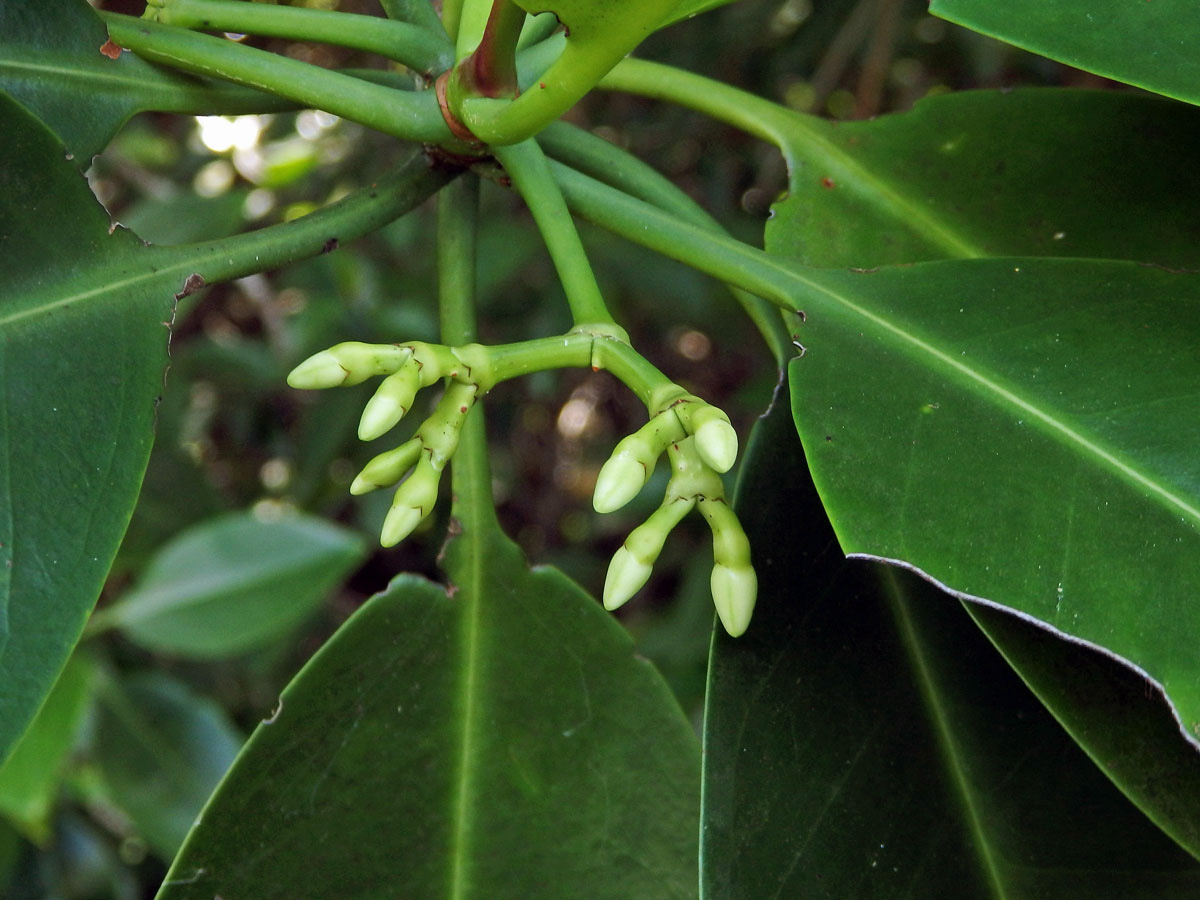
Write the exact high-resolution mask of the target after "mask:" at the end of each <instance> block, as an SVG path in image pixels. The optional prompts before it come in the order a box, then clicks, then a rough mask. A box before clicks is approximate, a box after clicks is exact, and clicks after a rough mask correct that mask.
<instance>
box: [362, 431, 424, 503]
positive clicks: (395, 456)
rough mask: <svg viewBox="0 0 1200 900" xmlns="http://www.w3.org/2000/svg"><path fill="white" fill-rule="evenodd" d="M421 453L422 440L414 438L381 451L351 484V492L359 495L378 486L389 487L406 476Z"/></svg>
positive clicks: (367, 492)
mask: <svg viewBox="0 0 1200 900" xmlns="http://www.w3.org/2000/svg"><path fill="white" fill-rule="evenodd" d="M420 455H421V441H420V440H419V439H417V438H413V439H412V440H410V441H405V442H404V443H403V444H401V445H400V446H399V447H396V448H395V449H394V450H388V451H387V452H386V453H380V454H379V455H378V456H376V457H375V458H374V459H373V460H371V461H370V462H369V463H367V464H366V465H365V466H363V470H362V471H361V472H359V473H358V475H357V476H356V477H355V479H354V482H353V483H352V484H351V485H350V493H351V494H354V495H355V496H358V495H360V494H369V493H370V492H371V491H373V490H375V489H376V488H382V487H389V486H391V485H393V484H395V483H396V482H397V481H399V480H400V479H401V478H403V477H404V473H405V472H407V471H408V470H409V469H411V468H412V467H413V464H414V463H415V462H416V461H417V458H418V457H419V456H420Z"/></svg>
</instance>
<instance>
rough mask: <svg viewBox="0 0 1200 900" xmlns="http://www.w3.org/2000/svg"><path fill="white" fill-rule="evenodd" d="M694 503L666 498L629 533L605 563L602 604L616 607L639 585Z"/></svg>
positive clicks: (610, 608) (627, 598)
mask: <svg viewBox="0 0 1200 900" xmlns="http://www.w3.org/2000/svg"><path fill="white" fill-rule="evenodd" d="M695 505H696V501H695V500H685V499H682V498H676V499H671V498H669V497H668V498H667V499H666V500H664V501H663V504H662V506H660V507H659V508H658V509H656V510H655V511H654V512H653V513H651V514H650V517H649V518H648V519H646V521H645V522H643V523H642V524H641V525H639V526H638V527H637V528H635V529H633V531H631V532H630V533H629V537H627V538H626V539H625V543H624V544H622V545H621V546H620V547H619V548H618V549H617V552H616V553H614V554H613V558H612V562H611V563H610V564H609V566H608V576H607V577H606V578H605V579H604V608H605V609H609V610H612V609H616V608H617V607H618V606H620V605H621V604H623V603H625V602H626V601H627V600H629V598H630V597H632V596H633V595H634V594H636V593H637V592H638V591H640V590H641V589H642V586H643V585H644V584H645V583H646V579H648V578H649V577H650V570H651V567H652V566H653V565H654V561H655V560H656V559H658V556H659V554H660V553H662V548H663V544H665V543H666V541H667V535H669V534H670V533H671V529H673V528H674V527H675V526H676V525H678V524H679V520H680V519H682V518H683V517H684V516H686V515H687V514H688V511H689V510H690V509H691V508H692V507H693V506H695Z"/></svg>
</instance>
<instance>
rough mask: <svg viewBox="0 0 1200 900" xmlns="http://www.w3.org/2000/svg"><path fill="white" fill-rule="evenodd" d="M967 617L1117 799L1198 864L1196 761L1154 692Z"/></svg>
mask: <svg viewBox="0 0 1200 900" xmlns="http://www.w3.org/2000/svg"><path fill="white" fill-rule="evenodd" d="M967 611H968V612H969V613H970V615H971V617H972V618H973V619H974V620H975V622H976V624H977V625H979V626H980V627H981V628H982V629H983V631H984V633H985V634H986V635H987V636H988V638H989V639H990V640H991V641H992V643H993V644H995V645H996V647H997V648H999V650H1000V652H1001V653H1003V654H1004V657H1005V659H1007V660H1008V661H1009V663H1010V664H1011V665H1012V666H1013V667H1014V668H1015V669H1016V670H1017V672H1018V673H1020V675H1021V678H1022V680H1023V681H1024V682H1025V683H1026V684H1027V685H1029V687H1030V688H1031V689H1032V690H1033V692H1034V693H1035V694H1036V695H1037V696H1038V697H1039V698H1040V699H1041V701H1042V702H1043V703H1044V704H1046V706H1047V707H1048V708H1049V709H1050V711H1051V712H1052V713H1053V714H1054V716H1055V718H1056V719H1058V721H1059V722H1060V723H1061V724H1062V726H1063V727H1064V728H1066V729H1067V731H1068V732H1069V733H1070V734H1071V736H1072V737H1073V738H1075V740H1076V741H1077V742H1078V743H1079V745H1080V746H1081V747H1082V748H1083V749H1084V750H1085V751H1086V752H1087V753H1088V755H1089V756H1091V758H1092V759H1093V760H1094V761H1095V762H1096V764H1097V765H1099V766H1100V768H1101V769H1103V770H1104V771H1105V773H1107V774H1108V776H1109V777H1110V778H1112V780H1113V781H1114V782H1116V783H1117V784H1118V785H1119V786H1120V788H1121V791H1122V792H1123V793H1124V794H1125V795H1126V796H1127V797H1129V799H1130V800H1131V801H1133V803H1135V804H1136V805H1137V806H1138V808H1140V809H1141V810H1142V812H1144V813H1145V814H1146V815H1147V816H1149V817H1150V818H1151V819H1152V820H1153V821H1154V822H1155V823H1156V824H1157V825H1158V826H1159V827H1160V828H1161V829H1162V830H1163V831H1165V832H1166V833H1167V834H1169V835H1171V836H1172V837H1173V838H1175V840H1176V841H1177V842H1178V843H1179V844H1180V845H1182V846H1183V847H1186V848H1187V849H1188V850H1190V851H1191V853H1192V855H1193V856H1196V857H1197V858H1200V812H1197V811H1198V810H1200V757H1197V754H1196V751H1195V748H1194V747H1192V746H1191V745H1190V744H1188V743H1187V742H1186V741H1184V740H1182V739H1181V738H1180V736H1179V723H1178V721H1177V720H1176V718H1175V715H1174V711H1173V710H1172V709H1171V708H1170V706H1169V705H1168V704H1167V703H1165V702H1163V699H1162V695H1161V693H1160V691H1159V690H1158V688H1157V687H1156V686H1155V685H1154V684H1152V683H1150V682H1148V681H1146V679H1145V678H1144V677H1143V676H1142V675H1141V674H1139V673H1138V672H1136V671H1134V670H1132V669H1130V668H1128V667H1127V666H1123V665H1121V664H1119V663H1117V662H1115V661H1114V660H1112V659H1111V658H1107V657H1105V656H1104V655H1103V654H1100V653H1096V652H1095V651H1093V650H1090V649H1088V648H1085V647H1081V646H1079V645H1077V644H1072V643H1069V642H1065V641H1062V640H1060V639H1059V638H1058V637H1057V636H1056V635H1054V634H1052V633H1051V632H1049V631H1046V630H1045V629H1043V628H1039V627H1037V626H1036V625H1034V624H1032V623H1030V622H1026V621H1023V620H1022V619H1020V618H1018V617H1017V616H1013V615H1009V614H1008V613H1005V612H1001V611H999V610H996V609H993V608H991V607H987V606H980V605H978V604H967Z"/></svg>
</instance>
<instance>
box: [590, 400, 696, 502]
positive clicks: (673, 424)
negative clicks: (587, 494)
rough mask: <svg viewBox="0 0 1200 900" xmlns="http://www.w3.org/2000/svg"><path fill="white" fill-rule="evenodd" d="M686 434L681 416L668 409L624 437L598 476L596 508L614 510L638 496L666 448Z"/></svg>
mask: <svg viewBox="0 0 1200 900" xmlns="http://www.w3.org/2000/svg"><path fill="white" fill-rule="evenodd" d="M686 437H687V434H686V432H685V431H684V430H683V426H682V425H681V424H680V422H679V418H678V417H677V416H676V415H674V414H673V413H671V412H669V411H668V412H665V413H661V414H659V415H656V416H654V417H653V418H652V419H651V420H650V421H649V422H647V423H646V424H645V425H643V426H642V427H641V428H639V429H638V430H637V431H635V432H634V433H633V434H631V435H629V436H628V437H625V438H623V439H622V440H621V441H620V442H619V443H618V444H617V446H616V447H614V448H613V452H612V456H610V457H609V458H608V461H607V462H606V463H605V464H604V465H603V466H601V468H600V474H599V475H597V476H596V490H595V491H594V492H593V494H592V506H593V507H594V508H595V510H596V512H598V513H608V512H613V511H614V510H618V509H620V508H621V507H622V506H624V505H625V504H626V503H628V502H629V501H630V500H632V499H633V498H634V497H636V496H637V495H638V491H640V490H641V489H642V487H643V486H644V485H645V484H646V482H647V481H648V480H649V478H650V474H651V473H652V472H653V471H654V464H655V463H656V462H658V458H659V457H660V456H662V452H663V451H664V450H665V449H667V447H668V446H669V445H670V444H671V443H673V442H674V441H680V440H683V439H684V438H686Z"/></svg>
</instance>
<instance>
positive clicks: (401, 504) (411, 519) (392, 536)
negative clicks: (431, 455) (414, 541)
mask: <svg viewBox="0 0 1200 900" xmlns="http://www.w3.org/2000/svg"><path fill="white" fill-rule="evenodd" d="M441 474H442V473H441V472H439V471H438V470H437V469H435V468H433V466H432V465H430V464H429V462H428V461H427V460H425V459H419V460H418V461H417V465H416V467H415V468H414V469H413V471H412V474H411V475H409V476H408V478H407V479H405V481H404V483H403V484H401V485H400V487H398V488H396V496H395V497H394V498H392V508H391V509H389V510H388V514H387V516H386V517H385V518H384V520H383V529H382V531H381V533H380V535H379V543H380V544H382V545H383V546H384V547H394V546H395V545H396V544H398V543H400V542H401V541H402V540H404V539H405V538H406V537H408V536H409V535H410V534H412V532H413V529H415V528H416V527H417V526H418V525H419V524H421V520H422V519H424V518H425V517H426V516H427V515H429V514H430V513H431V512H433V506H434V504H435V503H436V502H437V492H438V482H439V481H440V480H441Z"/></svg>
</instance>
